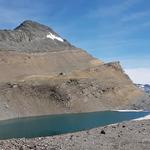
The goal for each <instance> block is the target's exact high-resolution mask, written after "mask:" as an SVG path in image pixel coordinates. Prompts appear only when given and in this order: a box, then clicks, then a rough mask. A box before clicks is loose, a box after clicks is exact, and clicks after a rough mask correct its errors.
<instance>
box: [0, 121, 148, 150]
mask: <svg viewBox="0 0 150 150" xmlns="http://www.w3.org/2000/svg"><path fill="white" fill-rule="evenodd" d="M149 147H150V120H140V121H129V122H122V123H119V124H114V125H109V126H105V127H99V128H95V129H91V130H87V131H82V132H76V133H69V134H64V135H58V136H51V137H40V138H33V139H25V138H23V139H11V140H1V141H0V149H3V150H8V149H11V150H16V149H18V150H28V149H35V150H41V149H44V150H100V149H102V150H110V149H111V150H131V149H132V150H149Z"/></svg>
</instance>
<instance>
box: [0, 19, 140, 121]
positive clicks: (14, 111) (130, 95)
mask: <svg viewBox="0 0 150 150" xmlns="http://www.w3.org/2000/svg"><path fill="white" fill-rule="evenodd" d="M50 33H52V35H53V36H55V37H57V38H55V39H53V38H47V34H50ZM8 35H9V36H8ZM8 37H9V38H8ZM59 38H60V36H59V35H58V34H57V33H55V32H54V31H53V30H52V29H50V28H49V27H46V26H44V25H41V24H38V23H35V22H32V21H25V22H24V23H22V24H21V25H20V26H19V27H17V28H16V29H15V30H13V31H0V103H1V105H0V119H8V118H14V117H23V116H33V115H44V114H56V113H70V112H89V111H100V110H106V109H118V108H125V107H127V106H129V105H130V104H131V103H134V102H135V101H136V99H137V97H140V96H142V95H143V93H142V92H141V91H139V90H138V89H137V88H136V87H135V86H134V85H133V83H132V81H131V80H130V79H129V78H128V76H127V75H126V74H125V73H124V71H123V70H122V68H121V66H120V64H119V63H118V62H114V63H107V64H105V63H103V62H102V61H99V60H97V59H95V58H93V57H92V56H91V55H89V54H88V53H86V52H85V51H83V50H81V49H78V48H76V47H74V46H72V45H71V44H70V43H69V42H67V41H66V40H64V39H63V38H61V39H62V40H63V41H60V40H59Z"/></svg>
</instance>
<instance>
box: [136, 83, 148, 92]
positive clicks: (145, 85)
mask: <svg viewBox="0 0 150 150" xmlns="http://www.w3.org/2000/svg"><path fill="white" fill-rule="evenodd" d="M136 85H137V86H138V87H139V88H140V89H141V90H143V91H145V92H146V93H150V84H136Z"/></svg>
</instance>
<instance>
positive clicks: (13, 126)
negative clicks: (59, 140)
mask: <svg viewBox="0 0 150 150" xmlns="http://www.w3.org/2000/svg"><path fill="white" fill-rule="evenodd" d="M149 113H150V112H117V111H101V112H91V113H77V114H61V115H48V116H40V117H27V118H17V119H10V120H6V121H0V139H9V138H22V137H26V138H33V137H41V136H51V135H58V134H62V133H69V132H76V131H81V130H87V129H91V128H95V127H100V126H105V125H109V124H114V123H118V122H122V121H127V120H132V119H136V118H140V117H144V116H146V115H148V114H149Z"/></svg>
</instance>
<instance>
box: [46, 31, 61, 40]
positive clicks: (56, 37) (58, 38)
mask: <svg viewBox="0 0 150 150" xmlns="http://www.w3.org/2000/svg"><path fill="white" fill-rule="evenodd" d="M46 37H47V38H50V39H52V40H55V39H56V40H58V41H60V42H64V40H63V39H62V38H61V37H58V36H56V35H54V34H52V33H51V32H49V34H48V35H47V36H46Z"/></svg>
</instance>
